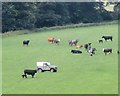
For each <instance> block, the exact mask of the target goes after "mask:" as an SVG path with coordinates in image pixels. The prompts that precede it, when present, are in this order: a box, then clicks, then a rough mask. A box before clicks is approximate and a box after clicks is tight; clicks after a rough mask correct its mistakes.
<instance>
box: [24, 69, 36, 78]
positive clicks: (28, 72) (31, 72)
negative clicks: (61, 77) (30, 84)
mask: <svg viewBox="0 0 120 96" xmlns="http://www.w3.org/2000/svg"><path fill="white" fill-rule="evenodd" d="M35 73H37V70H29V69H26V70H24V74H23V75H22V77H23V78H24V77H26V78H27V75H31V76H32V78H34V75H35Z"/></svg>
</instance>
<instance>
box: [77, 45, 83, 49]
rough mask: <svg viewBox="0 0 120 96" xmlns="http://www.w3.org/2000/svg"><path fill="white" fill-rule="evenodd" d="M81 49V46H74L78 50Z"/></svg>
mask: <svg viewBox="0 0 120 96" xmlns="http://www.w3.org/2000/svg"><path fill="white" fill-rule="evenodd" d="M82 47H83V45H77V46H75V48H76V49H79V48H82Z"/></svg>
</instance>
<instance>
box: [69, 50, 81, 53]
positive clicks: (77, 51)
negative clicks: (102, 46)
mask: <svg viewBox="0 0 120 96" xmlns="http://www.w3.org/2000/svg"><path fill="white" fill-rule="evenodd" d="M71 53H77V54H80V53H82V51H80V50H71Z"/></svg>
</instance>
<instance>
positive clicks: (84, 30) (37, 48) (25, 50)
mask: <svg viewBox="0 0 120 96" xmlns="http://www.w3.org/2000/svg"><path fill="white" fill-rule="evenodd" d="M103 35H112V36H113V41H112V42H111V41H108V42H104V43H103V44H102V43H101V44H99V43H98V41H97V40H99V39H102V38H101V37H102V36H103ZM49 37H55V38H60V39H61V42H60V45H55V44H50V43H48V42H47V38H49ZM26 39H29V40H30V45H29V46H28V47H27V46H23V45H22V41H23V40H26ZM70 39H79V43H78V44H79V45H81V44H85V43H89V42H91V43H92V47H95V48H97V52H96V54H95V55H94V56H90V55H89V54H88V53H87V52H86V51H85V50H84V48H82V49H80V50H82V52H83V53H82V54H71V53H70V50H71V49H75V47H74V46H69V45H68V40H70ZM102 48H112V49H113V53H112V54H110V55H107V56H105V55H104V53H103V52H102ZM117 50H118V25H117V24H113V25H104V26H103V25H101V26H91V27H80V28H69V29H63V30H50V31H49V30H48V31H44V32H38V33H34V32H33V33H30V34H23V35H17V36H7V37H3V39H2V72H3V74H2V75H3V78H2V81H3V83H2V84H3V85H2V93H3V94H117V93H118V55H117V53H116V51H117ZM37 61H49V62H51V63H52V64H54V65H56V66H58V72H56V73H51V72H43V73H37V74H36V75H35V78H31V76H28V78H27V79H26V78H24V79H23V78H22V77H21V75H22V74H23V70H24V69H36V62H37Z"/></svg>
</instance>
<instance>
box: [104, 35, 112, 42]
mask: <svg viewBox="0 0 120 96" xmlns="http://www.w3.org/2000/svg"><path fill="white" fill-rule="evenodd" d="M102 38H104V39H105V41H107V40H111V41H112V36H102Z"/></svg>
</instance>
